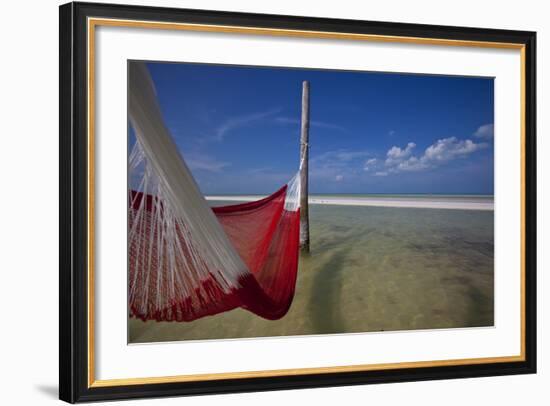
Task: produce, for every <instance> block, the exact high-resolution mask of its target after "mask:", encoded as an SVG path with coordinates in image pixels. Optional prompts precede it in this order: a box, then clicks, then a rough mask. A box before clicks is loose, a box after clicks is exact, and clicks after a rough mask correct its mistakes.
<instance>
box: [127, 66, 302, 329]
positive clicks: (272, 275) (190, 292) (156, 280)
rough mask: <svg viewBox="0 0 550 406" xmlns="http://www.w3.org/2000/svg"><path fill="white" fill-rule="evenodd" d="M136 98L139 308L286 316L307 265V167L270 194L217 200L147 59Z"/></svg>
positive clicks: (133, 303)
mask: <svg viewBox="0 0 550 406" xmlns="http://www.w3.org/2000/svg"><path fill="white" fill-rule="evenodd" d="M128 100H129V103H128V104H129V109H128V110H129V119H130V124H131V126H132V127H133V129H134V132H135V134H136V143H135V145H134V147H133V149H132V151H131V153H130V156H129V165H128V168H129V176H130V179H131V183H132V184H133V185H135V187H134V189H135V190H130V192H129V215H128V220H129V233H128V238H129V241H128V249H129V258H128V263H129V291H128V299H129V312H130V316H131V317H137V318H139V319H142V320H144V321H145V320H157V321H192V320H195V319H197V318H200V317H204V316H207V315H214V314H217V313H221V312H225V311H228V310H231V309H234V308H237V307H242V308H244V309H247V310H249V311H251V312H252V313H255V314H257V315H259V316H261V317H264V318H266V319H278V318H280V317H282V316H284V315H285V314H286V313H287V311H288V309H289V307H290V304H291V302H292V298H293V296H294V288H295V284H296V276H297V275H296V274H297V268H298V249H299V241H298V240H299V222H300V220H299V219H300V214H299V211H300V207H299V205H300V177H299V173H297V174H296V175H295V176H294V177H293V178H292V179H291V181H290V182H289V183H288V184H287V185H284V186H283V187H281V188H280V189H279V190H278V191H277V192H275V193H273V194H272V195H270V196H268V197H266V198H264V199H261V200H258V201H255V202H249V203H243V204H236V205H231V206H222V207H214V208H211V207H209V206H208V203H207V201H206V200H205V199H204V197H203V195H202V194H201V192H200V190H199V187H198V185H197V183H196V182H195V180H194V178H193V176H192V174H191V172H190V170H189V168H188V167H187V165H186V163H185V161H184V160H183V158H182V156H181V155H180V153H179V151H178V148H177V146H176V145H175V143H174V141H173V139H172V137H171V135H170V132H169V130H168V129H167V128H166V126H165V125H164V122H163V120H162V114H161V110H160V107H159V105H158V102H157V100H156V93H155V89H154V85H153V83H152V80H151V78H150V76H149V73H148V71H147V67H146V66H145V65H144V64H141V63H135V62H133V63H132V64H130V68H129V98H128ZM301 160H302V159H301ZM301 164H302V163H300V165H301Z"/></svg>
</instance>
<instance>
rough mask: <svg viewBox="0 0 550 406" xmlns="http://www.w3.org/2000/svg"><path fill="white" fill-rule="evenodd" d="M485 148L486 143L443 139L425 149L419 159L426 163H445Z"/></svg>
mask: <svg viewBox="0 0 550 406" xmlns="http://www.w3.org/2000/svg"><path fill="white" fill-rule="evenodd" d="M485 147H487V144H486V143H479V144H476V143H475V142H473V141H472V140H459V139H457V138H456V137H450V138H443V139H441V140H437V141H436V143H435V144H433V145H430V146H429V147H428V148H426V151H425V152H424V156H423V157H422V158H421V159H423V160H425V161H427V162H428V163H435V162H447V161H450V160H452V159H455V158H457V157H461V156H465V155H469V154H471V153H472V152H475V151H478V150H480V149H482V148H485Z"/></svg>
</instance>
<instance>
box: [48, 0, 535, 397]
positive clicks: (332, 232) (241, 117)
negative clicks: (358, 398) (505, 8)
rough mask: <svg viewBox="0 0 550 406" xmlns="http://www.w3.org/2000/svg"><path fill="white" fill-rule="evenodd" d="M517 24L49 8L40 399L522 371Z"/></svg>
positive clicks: (531, 134)
mask: <svg viewBox="0 0 550 406" xmlns="http://www.w3.org/2000/svg"><path fill="white" fill-rule="evenodd" d="M535 40H536V34H535V33H534V32H524V31H508V30H495V29H482V28H460V27H444V26H427V25H415V24H401V23H386V22H371V21H352V20H333V19H318V18H306V17H290V16H278V15H258V14H246V13H229V12H216V11H203V10H183V9H167V8H154V7H140V6H121V5H105V4H93V3H69V4H66V5H63V6H61V7H60V236H61V243H60V247H61V248H60V298H59V300H60V398H61V399H62V400H65V401H68V402H80V401H94V400H110V399H123V398H140V397H156V396H175V395H193V394H208V393H230V392H242V391H260V390H274V389H293V388H310V387H322V386H334V385H355V384H368V383H378V382H400V381H413V380H426V379H447V378H462V377H478V376H489V375H505V374H521V373H534V372H535V371H536V341H535V340H536V325H535V320H536V308H535V303H536V296H535V295H536V289H535V288H536V262H535V261H536V252H535V250H536V222H535V220H536V162H535V127H536V120H535V111H536V108H535V52H536V46H535Z"/></svg>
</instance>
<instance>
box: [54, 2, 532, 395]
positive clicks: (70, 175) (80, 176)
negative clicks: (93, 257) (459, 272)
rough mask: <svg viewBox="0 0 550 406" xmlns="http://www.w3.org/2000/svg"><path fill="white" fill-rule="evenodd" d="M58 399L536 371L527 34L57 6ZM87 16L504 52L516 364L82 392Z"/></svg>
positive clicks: (86, 388)
mask: <svg viewBox="0 0 550 406" xmlns="http://www.w3.org/2000/svg"><path fill="white" fill-rule="evenodd" d="M59 13H60V33H59V49H60V61H59V62H60V71H59V75H60V76H59V81H60V87H59V95H60V105H59V125H60V134H59V136H60V140H59V145H60V161H59V174H60V175H59V176H60V178H59V181H60V195H59V198H60V206H59V210H60V211H59V216H60V223H59V227H60V251H59V262H60V268H59V316H60V325H59V336H60V340H59V354H60V357H59V370H60V373H59V397H60V399H62V400H64V401H67V402H71V403H74V402H83V401H99V400H113V399H127V398H145V397H160V396H180V395H195V394H214V393H235V392H248V391H266V390H278V389H297V388H313V387H326V386H342V385H358V384H371V383H387V382H403V381H421V380H431V379H449V378H465V377H481V376H496V375H512V374H527V373H535V372H536V142H535V137H536V33H534V32H527V31H510V30H497V29H479V28H463V27H446V26H434V25H419V24H402V23H388V22H373V21H356V20H337V19H324V18H309V17H293V16H280V15H261V14H247V13H233V12H217V11H204V10H189V9H174V8H159V7H143V6H125V5H113V4H93V3H68V4H65V5H62V6H60V9H59ZM89 17H102V18H115V19H129V20H140V21H162V22H174V23H196V24H212V25H229V26H242V27H262V28H270V29H292V30H303V31H322V32H329V33H330V32H343V33H355V34H369V35H380V36H397V37H414V38H427V39H443V40H453V41H483V42H494V43H512V44H518V45H521V46H522V47H523V52H524V53H525V55H524V57H525V66H524V69H525V71H524V73H525V75H524V78H525V80H524V102H525V103H524V132H525V136H524V148H525V158H524V174H525V176H524V193H525V196H523V202H524V219H523V221H524V230H525V233H524V237H525V238H524V253H525V255H524V259H523V260H524V264H523V266H524V270H525V278H524V292H523V297H524V311H525V316H524V337H525V341H524V349H525V352H524V355H525V356H524V359H523V360H520V361H515V362H495V363H481V364H479V363H477V364H471V365H450V366H428V367H414V368H398V369H390V370H371V371H354V372H335V373H308V374H304V375H287V376H273V377H254V378H238V379H217V380H209V381H191V382H171V383H148V384H133V385H118V386H99V387H94V386H93V385H92V386H91V385H90V382H89V376H88V370H89V364H88V362H89V353H88V340H89V331H88V325H89V324H88V322H89V320H88V312H87V306H88V300H89V298H88V292H89V289H88V288H89V286H88V280H87V277H86V275H87V266H88V259H89V258H88V244H87V238H88V217H87V210H88V204H89V195H88V189H87V165H88V162H87V156H88V155H87V148H88V143H87V125H88V121H87V120H88V106H87V100H88V94H87V66H88V65H87V58H88V56H87V53H86V49H87V19H88V18H89Z"/></svg>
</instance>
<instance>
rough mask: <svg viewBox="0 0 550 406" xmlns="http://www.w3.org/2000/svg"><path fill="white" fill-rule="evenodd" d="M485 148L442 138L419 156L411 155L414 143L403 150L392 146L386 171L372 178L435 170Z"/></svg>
mask: <svg viewBox="0 0 550 406" xmlns="http://www.w3.org/2000/svg"><path fill="white" fill-rule="evenodd" d="M487 146H488V144H487V143H484V142H480V143H475V142H474V141H472V140H459V139H458V138H456V137H449V138H442V139H440V140H437V141H436V142H435V143H433V144H432V145H430V146H429V147H428V148H426V150H425V151H424V153H423V154H422V155H421V156H414V155H412V151H413V149H414V148H415V147H416V144H415V143H414V142H409V143H408V144H407V146H406V147H405V148H400V147H397V146H393V147H391V148H390V149H389V150H388V152H387V153H386V157H387V158H386V160H385V161H384V165H385V167H386V170H384V171H379V172H376V173H374V176H387V175H388V174H390V173H399V172H418V171H423V170H427V169H430V168H435V167H438V166H440V165H443V164H445V163H447V162H449V161H452V160H454V159H458V158H463V157H466V156H468V155H470V154H472V153H474V152H476V151H479V150H481V149H483V148H486V147H487ZM373 159H374V158H373ZM369 161H372V159H369ZM369 161H367V162H369ZM373 162H374V161H373ZM369 169H371V167H370V166H369V165H367V164H365V168H364V170H365V171H369Z"/></svg>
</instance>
